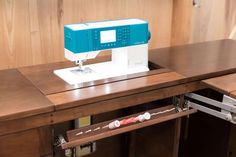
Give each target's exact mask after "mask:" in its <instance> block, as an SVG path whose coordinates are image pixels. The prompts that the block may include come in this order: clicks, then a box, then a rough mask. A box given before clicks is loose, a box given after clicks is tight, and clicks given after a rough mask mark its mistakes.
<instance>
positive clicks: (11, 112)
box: [0, 69, 54, 121]
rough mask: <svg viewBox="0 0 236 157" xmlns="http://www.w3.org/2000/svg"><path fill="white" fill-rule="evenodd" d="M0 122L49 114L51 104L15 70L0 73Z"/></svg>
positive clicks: (52, 108) (51, 108) (51, 107)
mask: <svg viewBox="0 0 236 157" xmlns="http://www.w3.org/2000/svg"><path fill="white" fill-rule="evenodd" d="M0 78H1V81H0V93H1V94H0V108H1V110H0V121H3V120H10V119H12V118H23V117H26V116H32V115H35V114H40V113H46V112H51V111H53V110H54V106H53V104H52V103H51V102H50V101H49V100H48V99H47V98H45V96H44V95H43V94H42V93H41V92H40V91H39V90H38V89H37V88H36V87H34V86H33V85H32V84H31V83H30V81H28V80H27V79H25V78H24V76H23V75H22V74H21V73H20V72H18V71H17V70H16V69H11V70H1V71H0Z"/></svg>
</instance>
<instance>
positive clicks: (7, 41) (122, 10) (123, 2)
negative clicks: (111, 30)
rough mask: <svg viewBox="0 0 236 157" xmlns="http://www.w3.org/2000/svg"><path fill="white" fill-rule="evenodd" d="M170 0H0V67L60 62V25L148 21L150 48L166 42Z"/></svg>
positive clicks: (168, 35) (61, 35)
mask: <svg viewBox="0 0 236 157" xmlns="http://www.w3.org/2000/svg"><path fill="white" fill-rule="evenodd" d="M171 16H172V0H165V1H163V0H146V1H143V0H129V1H127V0H109V1H108V0H100V1H99V2H98V1H96V0H22V1H19V0H0V17H1V18H0V26H1V27H0V33H1V34H0V69H5V68H12V67H19V66H25V65H33V64H41V63H48V62H56V61H62V60H65V59H64V52H63V51H64V50H63V48H64V46H63V45H64V44H63V26H64V24H69V23H79V22H85V21H86V22H87V21H99V20H108V19H120V18H143V19H146V20H148V21H149V23H150V30H151V32H152V39H151V41H150V48H157V47H166V46H169V45H170V30H171V18H172V17H171Z"/></svg>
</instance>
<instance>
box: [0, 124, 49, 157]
mask: <svg viewBox="0 0 236 157" xmlns="http://www.w3.org/2000/svg"><path fill="white" fill-rule="evenodd" d="M51 129H52V128H51V127H50V126H47V127H42V128H37V129H32V130H28V131H24V132H19V133H17V134H12V135H6V136H0V150H1V151H0V156H1V157H14V156H19V157H39V156H47V155H52V154H53V149H52V145H51V143H52V140H53V138H52V132H51Z"/></svg>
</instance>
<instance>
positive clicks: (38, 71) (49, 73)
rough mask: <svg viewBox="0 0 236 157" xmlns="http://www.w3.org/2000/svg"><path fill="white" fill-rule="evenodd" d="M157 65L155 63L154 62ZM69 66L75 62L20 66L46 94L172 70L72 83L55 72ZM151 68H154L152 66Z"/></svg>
mask: <svg viewBox="0 0 236 157" xmlns="http://www.w3.org/2000/svg"><path fill="white" fill-rule="evenodd" d="M109 58H110V57H107V56H102V57H98V58H96V59H95V60H91V61H88V62H86V64H92V63H96V62H103V61H107V60H109ZM152 65H153V66H155V65H154V64H152ZM68 67H75V64H73V63H71V62H57V63H49V64H44V65H35V66H27V67H22V68H19V71H20V72H21V73H22V74H23V75H24V76H25V77H26V78H27V79H28V80H30V81H31V82H32V83H33V84H34V85H35V86H36V87H37V88H38V89H39V90H40V91H41V92H42V93H44V94H45V95H49V94H55V93H60V92H65V91H68V90H74V89H79V88H86V87H90V86H97V85H101V84H108V83H113V82H117V81H122V80H128V79H132V78H138V77H143V76H149V75H154V74H159V73H165V72H170V70H168V69H164V68H159V69H154V70H150V71H148V72H142V73H136V74H130V75H123V76H118V77H113V78H107V79H102V80H96V81H91V82H85V83H80V84H76V85H70V84H68V83H67V82H65V81H64V80H62V79H61V78H60V77H58V76H57V75H55V74H54V72H53V71H54V70H58V69H64V68H68ZM150 69H153V68H152V67H150Z"/></svg>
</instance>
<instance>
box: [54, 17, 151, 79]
mask: <svg viewBox="0 0 236 157" xmlns="http://www.w3.org/2000/svg"><path fill="white" fill-rule="evenodd" d="M149 39H150V32H149V31H148V23H147V22H146V21H144V20H140V19H124V20H115V21H102V22H94V23H81V24H71V25H66V26H65V27H64V41H65V58H67V59H68V60H70V61H73V62H75V64H76V65H78V66H76V67H71V68H66V69H59V70H55V71H54V73H55V74H56V75H58V76H59V77H60V78H62V79H63V80H64V81H66V82H67V83H69V84H77V83H83V82H89V81H94V80H99V79H105V78H111V77H116V76H121V75H127V74H133V73H139V72H145V71H148V70H149V68H148V40H149ZM104 50H112V57H111V61H108V62H102V63H97V64H91V65H83V62H85V61H86V60H88V59H94V58H96V56H97V55H98V54H99V53H100V52H101V51H104Z"/></svg>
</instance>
